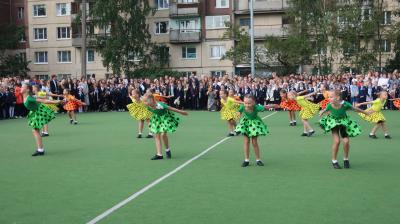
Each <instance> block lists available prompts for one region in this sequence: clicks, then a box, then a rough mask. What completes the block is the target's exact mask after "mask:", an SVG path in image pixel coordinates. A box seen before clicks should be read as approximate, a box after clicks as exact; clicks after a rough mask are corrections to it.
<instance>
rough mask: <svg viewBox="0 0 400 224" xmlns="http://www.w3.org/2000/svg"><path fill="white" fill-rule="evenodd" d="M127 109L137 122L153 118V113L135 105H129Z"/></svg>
mask: <svg viewBox="0 0 400 224" xmlns="http://www.w3.org/2000/svg"><path fill="white" fill-rule="evenodd" d="M126 107H127V108H128V110H129V113H131V116H132V117H134V118H135V119H136V120H148V119H151V117H152V116H153V113H152V112H150V111H149V110H147V109H146V108H143V107H141V106H139V105H137V104H135V103H131V104H128V105H126Z"/></svg>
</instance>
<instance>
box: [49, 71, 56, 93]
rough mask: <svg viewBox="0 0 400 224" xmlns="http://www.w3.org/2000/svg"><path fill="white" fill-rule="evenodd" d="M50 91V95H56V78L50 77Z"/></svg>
mask: <svg viewBox="0 0 400 224" xmlns="http://www.w3.org/2000/svg"><path fill="white" fill-rule="evenodd" d="M50 91H51V93H52V94H58V85H57V76H56V75H52V76H51V81H50Z"/></svg>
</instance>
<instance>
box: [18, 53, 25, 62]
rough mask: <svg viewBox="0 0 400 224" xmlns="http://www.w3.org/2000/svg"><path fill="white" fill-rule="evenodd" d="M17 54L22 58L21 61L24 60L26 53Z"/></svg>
mask: <svg viewBox="0 0 400 224" xmlns="http://www.w3.org/2000/svg"><path fill="white" fill-rule="evenodd" d="M18 56H19V57H20V58H22V61H26V53H18Z"/></svg>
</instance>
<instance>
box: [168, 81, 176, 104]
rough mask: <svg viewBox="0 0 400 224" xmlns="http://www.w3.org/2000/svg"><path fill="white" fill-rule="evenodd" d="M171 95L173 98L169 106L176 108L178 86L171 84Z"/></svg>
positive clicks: (170, 99)
mask: <svg viewBox="0 0 400 224" xmlns="http://www.w3.org/2000/svg"><path fill="white" fill-rule="evenodd" d="M169 95H170V96H171V97H170V98H169V99H168V101H169V106H170V107H175V104H174V102H175V99H176V86H175V85H174V84H173V83H171V84H169Z"/></svg>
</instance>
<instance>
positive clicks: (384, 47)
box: [375, 40, 392, 53]
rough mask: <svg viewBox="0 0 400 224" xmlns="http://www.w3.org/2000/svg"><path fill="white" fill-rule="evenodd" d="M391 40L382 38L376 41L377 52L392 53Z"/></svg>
mask: <svg viewBox="0 0 400 224" xmlns="http://www.w3.org/2000/svg"><path fill="white" fill-rule="evenodd" d="M391 50H392V49H391V46H390V42H389V41H388V40H382V41H381V42H380V43H379V41H375V52H379V51H380V52H384V53H390V52H391Z"/></svg>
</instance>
